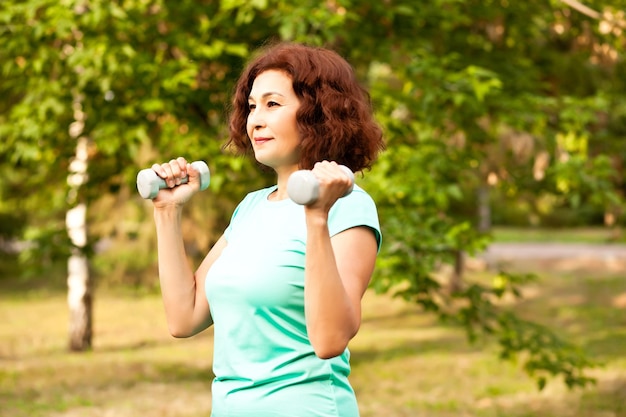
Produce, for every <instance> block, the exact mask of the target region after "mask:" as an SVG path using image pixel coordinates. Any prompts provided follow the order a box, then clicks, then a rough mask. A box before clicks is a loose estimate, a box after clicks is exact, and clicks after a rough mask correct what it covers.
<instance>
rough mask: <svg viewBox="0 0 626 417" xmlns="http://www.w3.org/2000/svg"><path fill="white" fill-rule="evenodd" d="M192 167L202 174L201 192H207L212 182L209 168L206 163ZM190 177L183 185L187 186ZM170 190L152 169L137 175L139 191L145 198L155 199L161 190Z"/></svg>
mask: <svg viewBox="0 0 626 417" xmlns="http://www.w3.org/2000/svg"><path fill="white" fill-rule="evenodd" d="M191 166H192V167H194V168H195V169H196V171H198V172H199V173H200V190H206V189H207V188H208V187H209V183H210V182H211V173H210V171H209V167H208V165H207V164H206V162H204V161H195V162H192V163H191ZM188 178H189V177H185V178H183V179H182V181H181V183H182V184H186V183H187V182H188V181H189V179H188ZM164 188H169V187H168V186H167V184H166V183H165V180H164V179H163V178H161V177H159V176H158V175H157V173H156V172H154V170H152V169H151V168H147V169H142V170H141V171H139V173H138V174H137V191H139V195H141V196H142V197H143V198H146V199H147V198H150V199H152V198H154V197H156V196H157V194H159V190H161V189H164Z"/></svg>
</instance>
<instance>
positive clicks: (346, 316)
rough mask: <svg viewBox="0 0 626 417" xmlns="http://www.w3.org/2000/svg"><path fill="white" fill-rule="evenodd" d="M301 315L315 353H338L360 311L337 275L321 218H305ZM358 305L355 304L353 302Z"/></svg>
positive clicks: (354, 328)
mask: <svg viewBox="0 0 626 417" xmlns="http://www.w3.org/2000/svg"><path fill="white" fill-rule="evenodd" d="M304 297H305V312H306V322H307V331H308V334H309V339H310V341H311V344H312V345H313V348H314V350H315V352H316V354H317V355H318V356H319V357H321V358H330V357H334V356H337V355H339V354H341V353H342V352H343V351H344V350H345V348H346V346H347V344H348V342H349V341H350V339H352V337H353V336H354V335H355V334H356V332H357V330H358V328H359V325H360V314H361V313H360V311H359V310H360V309H359V308H358V306H355V304H354V302H353V300H351V299H350V296H349V294H348V291H347V290H346V288H345V285H344V283H343V281H342V277H341V276H340V273H339V270H338V267H337V262H336V259H335V254H334V251H333V247H332V244H331V239H330V236H329V232H328V225H327V223H326V219H324V218H320V217H318V218H307V246H306V261H305V284H304ZM357 304H358V303H357Z"/></svg>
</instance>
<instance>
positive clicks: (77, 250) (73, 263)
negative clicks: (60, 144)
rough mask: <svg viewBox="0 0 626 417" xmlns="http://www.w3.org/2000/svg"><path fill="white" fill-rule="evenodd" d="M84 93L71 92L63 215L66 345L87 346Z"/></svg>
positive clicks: (89, 296)
mask: <svg viewBox="0 0 626 417" xmlns="http://www.w3.org/2000/svg"><path fill="white" fill-rule="evenodd" d="M82 101H83V97H82V95H80V94H77V93H76V94H74V103H73V109H74V122H73V123H72V124H71V125H70V129H69V134H70V137H72V138H73V139H75V140H76V155H75V157H74V158H73V159H72V161H71V163H70V166H69V175H68V177H67V182H68V184H69V186H70V189H69V193H68V198H67V200H68V204H69V207H70V208H69V209H68V211H67V214H66V217H65V223H66V227H67V233H68V235H69V238H70V240H71V242H72V252H71V255H70V257H69V259H68V263H67V272H68V276H67V286H68V293H67V302H68V307H69V313H70V317H69V348H70V350H73V351H84V350H89V349H90V348H91V344H92V283H91V277H90V274H89V259H88V257H87V255H86V251H85V249H86V246H87V203H86V201H85V198H84V196H83V195H82V194H83V193H82V192H81V187H82V186H83V185H84V184H85V183H86V182H87V166H88V156H89V155H88V146H89V140H88V138H87V137H86V136H84V135H83V131H84V127H85V119H86V115H85V113H84V112H83V109H82Z"/></svg>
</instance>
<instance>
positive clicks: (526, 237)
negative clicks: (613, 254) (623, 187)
mask: <svg viewBox="0 0 626 417" xmlns="http://www.w3.org/2000/svg"><path fill="white" fill-rule="evenodd" d="M492 233H493V238H494V241H495V242H501V243H525V242H531V243H532V242H540V243H591V244H606V243H624V242H625V236H624V232H623V231H622V230H621V228H618V227H615V228H609V227H580V228H562V229H558V228H557V229H550V228H543V227H541V228H539V227H494V228H493V232H492Z"/></svg>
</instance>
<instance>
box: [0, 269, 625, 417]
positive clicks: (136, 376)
mask: <svg viewBox="0 0 626 417" xmlns="http://www.w3.org/2000/svg"><path fill="white" fill-rule="evenodd" d="M525 291H526V293H527V297H526V298H525V300H524V301H523V302H520V303H519V304H518V305H516V306H515V308H516V309H517V310H518V311H519V313H520V314H522V315H524V316H525V317H528V318H531V319H533V320H536V321H539V322H541V323H544V324H550V325H552V326H553V327H554V328H555V329H558V331H559V332H561V333H562V334H564V335H567V336H568V337H570V338H571V339H573V340H574V341H576V342H577V343H579V344H580V345H581V346H582V347H584V348H585V349H586V350H587V351H588V352H589V353H590V354H591V355H593V357H594V358H595V359H597V360H599V361H602V363H603V366H602V367H599V368H597V369H594V370H592V371H591V374H592V375H593V376H595V377H596V378H597V380H598V383H597V385H595V386H592V387H588V388H585V389H582V390H576V391H568V390H567V389H566V388H565V387H564V385H563V384H562V383H561V382H560V381H558V380H553V381H551V382H550V383H549V384H548V386H547V387H546V389H545V390H543V391H541V392H539V391H538V390H537V389H536V385H535V382H534V381H533V380H532V379H530V378H529V377H528V376H527V375H526V374H524V373H523V372H522V371H521V364H519V363H511V362H502V361H499V360H498V359H497V346H495V344H494V343H493V342H492V341H489V340H485V341H482V342H481V343H479V344H476V345H471V344H469V343H468V342H467V340H466V339H465V336H464V334H463V333H462V332H461V331H460V330H459V329H455V328H451V327H447V326H443V325H441V324H440V323H438V322H437V321H436V320H435V319H434V318H433V317H432V316H430V315H426V314H423V313H422V312H420V311H419V310H418V309H417V308H416V307H415V306H412V305H408V304H406V303H405V302H403V301H400V300H398V299H392V298H390V297H388V296H385V295H376V294H373V293H371V292H368V293H367V294H366V297H365V302H364V311H363V325H362V328H361V331H360V333H359V334H358V335H357V337H356V338H355V339H354V340H353V342H352V343H351V351H352V362H353V373H352V375H351V381H352V383H353V385H354V387H355V390H356V392H357V396H358V398H359V404H360V408H361V413H362V417H374V416H386V417H408V416H420V417H452V416H454V417H459V416H468V417H469V416H472V417H505V416H506V417H530V416H533V417H553V416H559V417H578V416H580V417H609V416H611V417H622V416H626V356H624V355H623V352H624V350H623V349H624V348H623V347H624V346H626V280H625V279H624V277H623V276H620V275H610V274H608V273H604V274H603V273H591V272H569V273H550V274H547V275H544V278H543V280H542V281H541V282H540V283H539V284H535V285H534V286H529V287H528V288H526V289H525ZM94 308H95V311H94V320H95V329H94V330H95V336H94V349H93V351H91V352H88V353H82V354H75V353H74V354H72V353H68V352H67V350H66V342H67V341H66V339H67V337H66V327H67V309H66V301H65V295H64V294H63V293H62V292H58V291H46V290H45V289H41V288H40V289H38V290H35V291H30V290H26V289H24V286H23V285H20V286H19V289H18V290H16V289H15V286H14V285H13V284H12V283H10V282H8V281H7V280H6V279H4V280H0V416H1V417H74V416H76V417H79V416H80V417H104V416H116V417H131V416H132V417H136V416H142V415H145V416H150V417H159V416H163V417H165V416H168V417H186V416H208V415H209V414H210V399H211V396H210V388H211V378H212V376H213V375H212V373H211V345H212V332H211V331H207V332H204V333H203V334H201V335H198V336H196V337H194V338H191V339H183V340H177V339H173V338H171V337H169V336H168V333H167V329H166V325H165V321H164V315H163V308H162V305H161V300H160V297H159V295H158V294H145V293H144V294H142V295H137V294H134V293H132V292H128V291H125V292H119V291H112V290H100V291H99V292H98V293H97V298H96V302H95V305H94Z"/></svg>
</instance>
